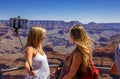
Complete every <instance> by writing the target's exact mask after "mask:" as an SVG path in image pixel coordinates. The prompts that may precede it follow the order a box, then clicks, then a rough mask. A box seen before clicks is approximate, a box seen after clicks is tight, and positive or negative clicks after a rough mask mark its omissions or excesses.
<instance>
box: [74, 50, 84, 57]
mask: <svg viewBox="0 0 120 79" xmlns="http://www.w3.org/2000/svg"><path fill="white" fill-rule="evenodd" d="M73 52H74V56H75V57H76V58H77V57H78V58H82V57H81V54H80V51H79V50H75V51H73Z"/></svg>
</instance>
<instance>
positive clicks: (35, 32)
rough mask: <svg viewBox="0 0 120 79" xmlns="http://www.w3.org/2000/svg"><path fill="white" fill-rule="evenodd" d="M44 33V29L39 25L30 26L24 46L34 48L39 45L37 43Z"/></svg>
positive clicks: (41, 39) (39, 42)
mask: <svg viewBox="0 0 120 79" xmlns="http://www.w3.org/2000/svg"><path fill="white" fill-rule="evenodd" d="M45 33H46V30H45V29H44V28H42V27H41V26H33V27H31V29H30V31H29V34H28V38H27V45H26V46H32V47H34V48H37V47H39V45H40V44H41V42H42V41H43V39H44V35H45Z"/></svg>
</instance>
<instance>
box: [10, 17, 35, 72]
mask: <svg viewBox="0 0 120 79" xmlns="http://www.w3.org/2000/svg"><path fill="white" fill-rule="evenodd" d="M27 23H28V20H27V19H22V18H20V16H18V17H15V18H10V19H9V26H10V27H11V28H12V29H13V30H14V33H15V34H16V36H17V37H18V39H19V41H20V44H21V46H22V49H24V46H23V43H22V41H21V39H20V36H19V29H22V28H26V27H27ZM28 64H29V66H30V71H32V70H33V68H32V66H31V65H30V62H29V61H28Z"/></svg>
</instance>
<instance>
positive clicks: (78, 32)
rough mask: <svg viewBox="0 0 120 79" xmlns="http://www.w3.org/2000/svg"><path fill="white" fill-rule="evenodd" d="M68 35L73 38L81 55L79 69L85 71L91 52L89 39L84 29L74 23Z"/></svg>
mask: <svg viewBox="0 0 120 79" xmlns="http://www.w3.org/2000/svg"><path fill="white" fill-rule="evenodd" d="M70 36H71V38H72V39H73V42H74V43H75V44H76V45H77V48H78V49H79V52H80V54H81V56H82V64H81V65H80V70H81V71H83V72H85V71H86V68H87V67H88V65H89V59H90V57H92V52H93V45H92V42H91V39H90V38H89V36H88V35H87V32H86V30H85V29H84V28H83V27H82V26H80V25H75V26H73V27H72V28H71V29H70Z"/></svg>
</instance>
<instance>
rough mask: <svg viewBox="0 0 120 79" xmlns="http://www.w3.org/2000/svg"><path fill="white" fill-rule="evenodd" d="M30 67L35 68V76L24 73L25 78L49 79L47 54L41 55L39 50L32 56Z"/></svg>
mask: <svg viewBox="0 0 120 79" xmlns="http://www.w3.org/2000/svg"><path fill="white" fill-rule="evenodd" d="M32 67H33V68H34V70H35V76H29V74H27V75H26V79H50V69H49V65H48V60H47V56H46V54H45V53H44V55H41V54H40V53H39V52H37V53H36V55H35V56H34V57H33V60H32Z"/></svg>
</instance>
